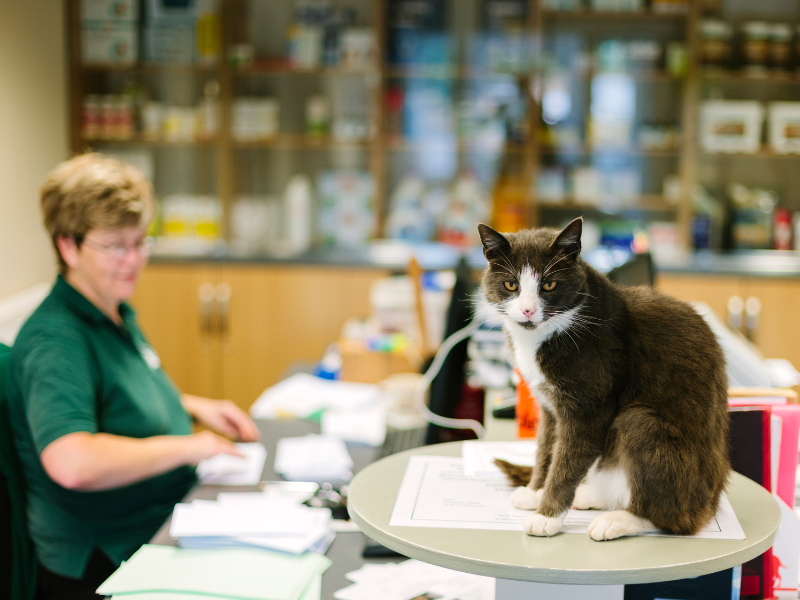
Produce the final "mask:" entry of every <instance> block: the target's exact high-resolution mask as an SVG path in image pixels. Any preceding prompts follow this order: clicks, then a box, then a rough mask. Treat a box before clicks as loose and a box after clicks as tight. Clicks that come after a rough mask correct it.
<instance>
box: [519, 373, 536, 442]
mask: <svg viewBox="0 0 800 600" xmlns="http://www.w3.org/2000/svg"><path fill="white" fill-rule="evenodd" d="M517 376H519V383H518V384H517V437H518V438H535V437H536V430H537V429H538V427H539V404H538V403H537V402H536V398H535V397H534V395H533V393H532V392H531V389H530V387H528V384H527V383H526V382H525V380H524V379H523V378H522V377H521V376H520V374H519V371H517Z"/></svg>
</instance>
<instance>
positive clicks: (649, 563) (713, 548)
mask: <svg viewBox="0 0 800 600" xmlns="http://www.w3.org/2000/svg"><path fill="white" fill-rule="evenodd" d="M415 454H421V455H436V456H460V455H461V443H460V442H453V443H448V444H439V445H436V446H427V447H423V448H417V449H415V450H409V451H407V452H402V453H399V454H395V455H393V456H389V457H387V458H384V459H382V460H379V461H377V462H375V463H373V464H371V465H369V466H367V467H366V468H365V469H363V470H362V471H361V472H360V473H359V474H358V475H356V477H355V478H354V479H353V481H352V482H351V484H350V490H349V502H348V508H349V511H350V516H351V518H352V519H354V520H355V521H356V523H358V525H359V527H360V528H361V530H362V531H363V532H364V533H366V534H367V535H369V536H370V537H372V538H374V539H375V540H377V541H379V542H380V543H381V544H383V545H385V546H387V547H389V548H392V549H394V550H396V551H398V552H401V553H402V554H404V555H406V556H409V557H411V558H416V559H419V560H422V561H425V562H428V563H432V564H436V565H440V566H442V567H447V568H450V569H456V570H459V571H466V572H469V573H475V574H478V575H488V576H491V577H498V578H502V579H515V580H521V581H537V582H542V583H561V584H567V583H572V584H624V583H650V582H654V581H669V580H673V579H684V578H689V577H696V576H699V575H705V574H708V573H715V572H717V571H721V570H723V569H727V568H730V567H733V566H736V565H740V564H742V563H744V562H746V561H748V560H750V559H752V558H755V557H756V556H759V555H760V554H762V553H763V552H764V551H766V550H767V549H768V548H770V547H771V546H772V542H773V539H774V537H775V535H776V533H777V530H778V526H779V524H780V520H781V512H780V508H779V507H778V504H777V502H776V501H775V499H774V498H773V497H772V496H771V495H770V493H769V492H767V491H766V490H765V489H764V488H763V487H761V486H760V485H758V484H756V483H754V482H753V481H751V480H750V479H747V478H746V477H743V476H742V475H739V474H738V473H731V478H730V483H729V485H728V488H727V490H726V493H727V495H728V499H729V500H730V502H731V504H732V506H733V508H734V511H735V512H736V516H737V517H738V518H739V522H740V524H741V525H742V528H743V529H744V532H745V535H746V539H745V540H707V539H686V538H678V537H674V538H670V537H630V538H621V539H617V540H612V541H608V542H595V541H593V540H592V539H591V538H589V536H588V535H587V534H573V533H562V534H559V535H556V536H553V537H552V538H537V537H531V536H527V535H525V534H524V533H523V532H522V531H519V532H515V531H488V530H474V529H433V528H423V527H391V526H389V520H390V518H391V514H392V510H393V508H394V503H395V499H396V497H397V493H398V490H399V489H400V484H401V481H402V479H403V475H404V473H405V470H406V465H407V464H408V459H409V457H410V456H412V455H415Z"/></svg>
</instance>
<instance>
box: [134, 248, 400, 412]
mask: <svg viewBox="0 0 800 600" xmlns="http://www.w3.org/2000/svg"><path fill="white" fill-rule="evenodd" d="M387 274H388V273H387V272H386V271H384V270H381V269H356V268H346V267H324V266H292V267H284V266H273V265H269V266H264V265H235V266H234V265H210V264H209V265H190V266H189V265H158V264H156V265H151V266H150V267H148V268H147V270H146V271H145V272H144V274H143V275H142V278H141V280H140V282H139V286H138V290H137V293H136V296H135V297H134V299H133V304H134V306H135V307H136V308H137V310H138V315H139V320H140V323H141V325H142V328H143V329H144V331H145V334H146V335H147V336H148V337H149V339H150V341H151V343H152V344H153V347H154V348H155V349H156V351H157V352H158V353H159V355H160V356H161V360H162V363H163V365H164V368H165V369H166V371H167V373H169V374H170V376H171V377H172V378H173V380H174V381H175V383H176V385H177V386H178V387H179V388H180V389H181V390H182V391H185V392H189V393H193V394H199V395H204V396H208V397H212V398H230V399H231V400H233V401H234V402H236V403H237V404H238V405H239V406H241V407H243V408H249V406H250V405H251V404H252V403H253V401H254V400H255V399H256V398H257V397H258V396H259V394H261V392H263V391H264V389H265V388H267V387H268V386H270V385H273V384H274V383H276V382H277V381H278V379H279V378H280V377H281V375H282V374H284V373H285V372H286V371H287V369H288V368H289V367H291V365H292V364H294V363H297V362H301V361H302V362H315V361H317V360H319V358H320V357H321V356H322V353H323V352H324V351H325V348H326V347H327V346H328V345H329V344H330V343H331V342H334V341H336V340H337V339H338V338H339V335H340V333H341V328H342V325H343V324H344V322H345V321H346V320H347V319H349V318H351V317H361V316H368V315H369V289H370V286H371V285H372V282H373V281H375V280H376V279H378V278H380V277H384V276H386V275H387ZM209 294H210V296H209Z"/></svg>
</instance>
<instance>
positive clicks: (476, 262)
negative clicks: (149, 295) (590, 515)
mask: <svg viewBox="0 0 800 600" xmlns="http://www.w3.org/2000/svg"><path fill="white" fill-rule="evenodd" d="M412 256H414V257H415V258H416V259H417V262H419V264H420V267H421V268H422V269H425V270H442V269H452V268H454V267H455V265H456V263H457V262H458V260H459V258H460V257H461V256H464V258H465V259H466V260H467V263H468V264H469V265H470V267H472V268H473V269H475V270H483V269H485V268H486V259H485V258H484V257H483V253H482V251H481V249H480V248H477V247H476V248H471V249H469V250H466V251H464V250H460V249H458V248H454V247H452V246H446V245H444V244H433V243H431V244H416V245H409V244H404V243H396V242H391V241H388V240H381V241H377V242H373V243H371V244H370V245H369V246H368V247H366V248H364V249H363V250H352V249H339V248H330V249H317V250H312V251H309V252H305V253H303V254H298V255H294V256H283V257H280V256H270V255H263V254H256V255H253V254H250V255H237V254H233V253H217V254H198V255H185V254H162V253H156V254H154V255H153V256H152V257H151V259H150V261H151V262H152V263H153V264H205V263H211V264H233V265H247V264H252V265H274V266H289V267H291V266H329V267H342V268H367V269H386V270H400V271H404V270H405V269H406V268H407V265H408V261H409V260H410V258H411V257H412ZM627 256H628V255H627V253H625V252H622V251H610V250H607V249H602V248H597V249H593V250H586V251H584V252H583V257H584V259H585V260H587V262H589V263H590V264H591V265H592V266H594V267H595V268H596V269H598V270H600V271H602V272H606V271H608V270H609V269H611V268H612V267H614V266H618V265H620V264H622V263H623V262H625V260H626V259H627ZM656 273H664V274H686V275H727V276H746V277H770V278H789V279H794V278H800V253H795V252H779V251H774V250H753V251H736V252H724V253H712V252H697V253H692V254H687V255H685V256H683V257H681V258H678V259H675V260H670V261H656Z"/></svg>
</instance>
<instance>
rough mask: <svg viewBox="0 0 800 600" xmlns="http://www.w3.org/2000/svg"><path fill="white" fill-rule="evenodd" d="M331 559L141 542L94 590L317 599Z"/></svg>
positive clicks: (150, 595)
mask: <svg viewBox="0 0 800 600" xmlns="http://www.w3.org/2000/svg"><path fill="white" fill-rule="evenodd" d="M330 564H331V561H330V560H328V559H327V558H325V557H324V556H320V555H318V554H303V555H301V556H293V555H291V554H281V553H279V552H270V551H269V550H255V549H247V548H227V549H224V550H203V551H195V550H182V549H179V548H171V547H168V546H150V545H145V546H142V547H141V548H140V549H139V550H138V551H137V552H136V554H134V555H133V556H132V557H131V558H130V560H128V561H126V562H124V563H122V566H121V567H120V568H119V569H117V571H116V572H115V573H114V574H113V575H112V576H111V577H109V578H108V579H107V580H106V581H105V582H104V583H103V584H102V585H101V586H100V587H99V588H98V589H97V593H98V594H101V595H111V594H119V596H118V597H120V598H121V597H123V596H124V597H125V598H126V599H127V600H161V599H163V598H165V597H169V598H174V599H176V600H177V599H178V598H180V599H181V600H189V599H191V598H205V599H206V600H209V599H210V598H222V597H224V598H232V597H233V598H241V599H243V600H319V598H320V589H321V578H322V574H323V573H324V572H325V570H326V569H327V568H328V567H329V566H330Z"/></svg>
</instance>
